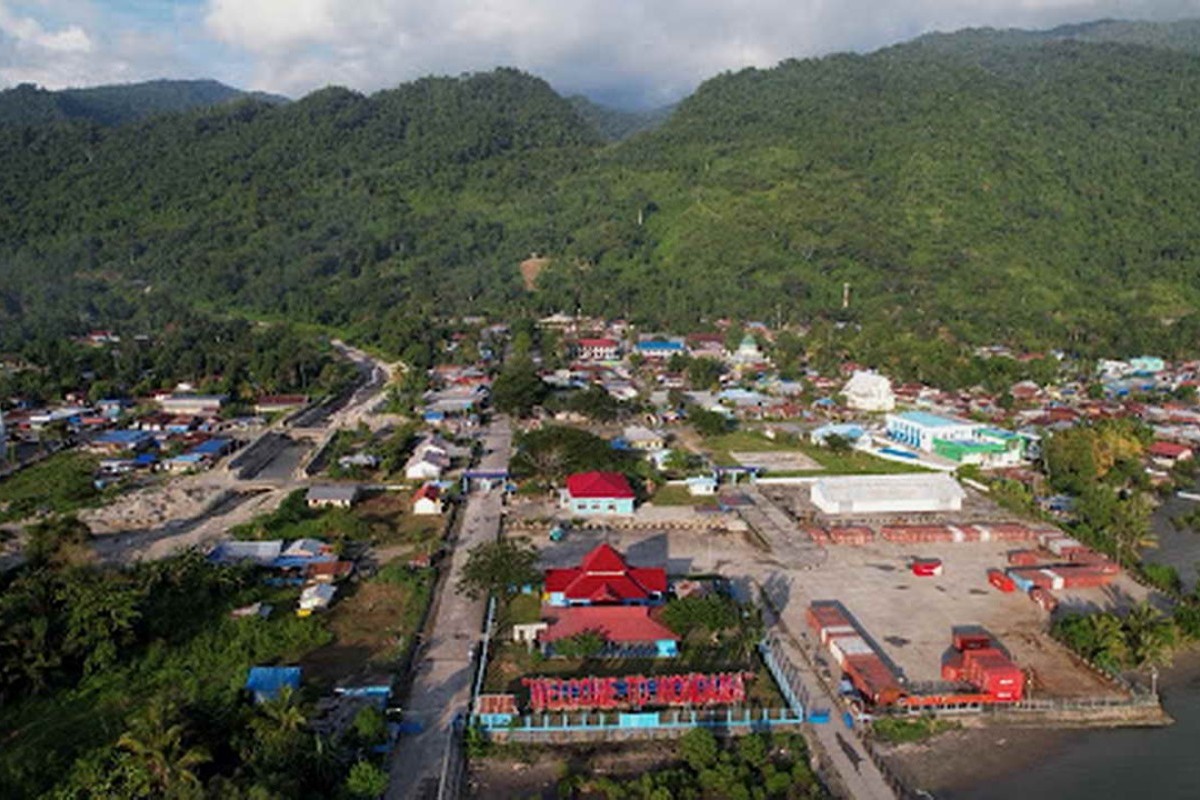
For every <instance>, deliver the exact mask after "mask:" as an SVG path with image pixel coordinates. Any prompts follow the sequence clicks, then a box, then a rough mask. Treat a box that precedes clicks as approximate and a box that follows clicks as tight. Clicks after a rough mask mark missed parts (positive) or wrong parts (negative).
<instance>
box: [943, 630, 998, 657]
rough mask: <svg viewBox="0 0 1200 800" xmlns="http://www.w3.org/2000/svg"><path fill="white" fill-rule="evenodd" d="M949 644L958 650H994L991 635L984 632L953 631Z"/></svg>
mask: <svg viewBox="0 0 1200 800" xmlns="http://www.w3.org/2000/svg"><path fill="white" fill-rule="evenodd" d="M951 644H953V645H954V649H955V650H958V651H960V652H966V651H968V650H976V651H978V650H994V648H993V647H992V637H990V636H988V635H987V634H986V633H972V632H967V631H955V632H954V636H953V637H952V638H951Z"/></svg>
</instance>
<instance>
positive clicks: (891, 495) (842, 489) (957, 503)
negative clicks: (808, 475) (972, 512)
mask: <svg viewBox="0 0 1200 800" xmlns="http://www.w3.org/2000/svg"><path fill="white" fill-rule="evenodd" d="M965 497H966V492H964V491H963V488H962V487H961V486H959V485H958V481H956V480H954V479H953V478H951V477H950V476H949V475H946V474H944V473H913V474H911V475H844V476H838V477H829V478H821V479H820V480H818V481H816V482H815V483H814V484H813V486H812V503H813V505H814V506H816V507H817V508H818V509H819V510H820V511H821V512H822V513H824V514H912V513H928V512H937V511H961V510H962V501H963V498H965Z"/></svg>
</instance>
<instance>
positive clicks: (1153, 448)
mask: <svg viewBox="0 0 1200 800" xmlns="http://www.w3.org/2000/svg"><path fill="white" fill-rule="evenodd" d="M1146 454H1147V455H1149V456H1150V457H1151V458H1153V459H1155V460H1158V461H1170V462H1175V461H1184V460H1186V459H1189V458H1191V457H1192V448H1190V447H1188V446H1187V445H1186V444H1176V443H1175V442H1162V441H1159V442H1154V443H1153V444H1151V445H1150V446H1149V447H1147V448H1146Z"/></svg>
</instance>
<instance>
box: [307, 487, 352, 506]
mask: <svg viewBox="0 0 1200 800" xmlns="http://www.w3.org/2000/svg"><path fill="white" fill-rule="evenodd" d="M361 494H362V490H361V489H360V488H359V487H358V486H357V485H356V484H351V485H333V484H325V485H318V486H310V487H309V488H308V493H307V494H306V495H305V496H304V501H305V503H306V504H307V505H308V507H309V508H350V507H352V506H353V505H354V504H355V503H357V502H358V499H359V497H360V496H361Z"/></svg>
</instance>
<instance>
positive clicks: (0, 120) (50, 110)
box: [0, 80, 287, 125]
mask: <svg viewBox="0 0 1200 800" xmlns="http://www.w3.org/2000/svg"><path fill="white" fill-rule="evenodd" d="M246 98H253V99H256V100H260V101H263V102H268V103H284V102H287V98H286V97H280V96H278V95H270V94H263V93H261V92H243V91H242V90H240V89H234V88H233V87H231V86H226V85H225V84H223V83H218V82H217V81H212V80H198V81H175V80H172V81H168V80H158V81H145V82H143V83H127V84H115V85H111V86H92V87H88V88H86V89H63V90H60V91H48V90H46V89H39V88H38V87H36V86H34V85H32V84H28V83H23V84H20V85H19V86H15V87H13V88H11V89H5V90H4V91H0V125H41V124H45V123H48V122H63V121H68V120H77V121H82V122H94V123H97V124H100V125H121V124H124V123H126V122H135V121H137V120H141V119H146V118H147V117H153V116H156V115H159V114H168V113H171V112H176V111H190V110H192V109H197V108H208V107H210V106H219V105H222V104H225V103H231V102H233V101H235V100H243V99H246Z"/></svg>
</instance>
